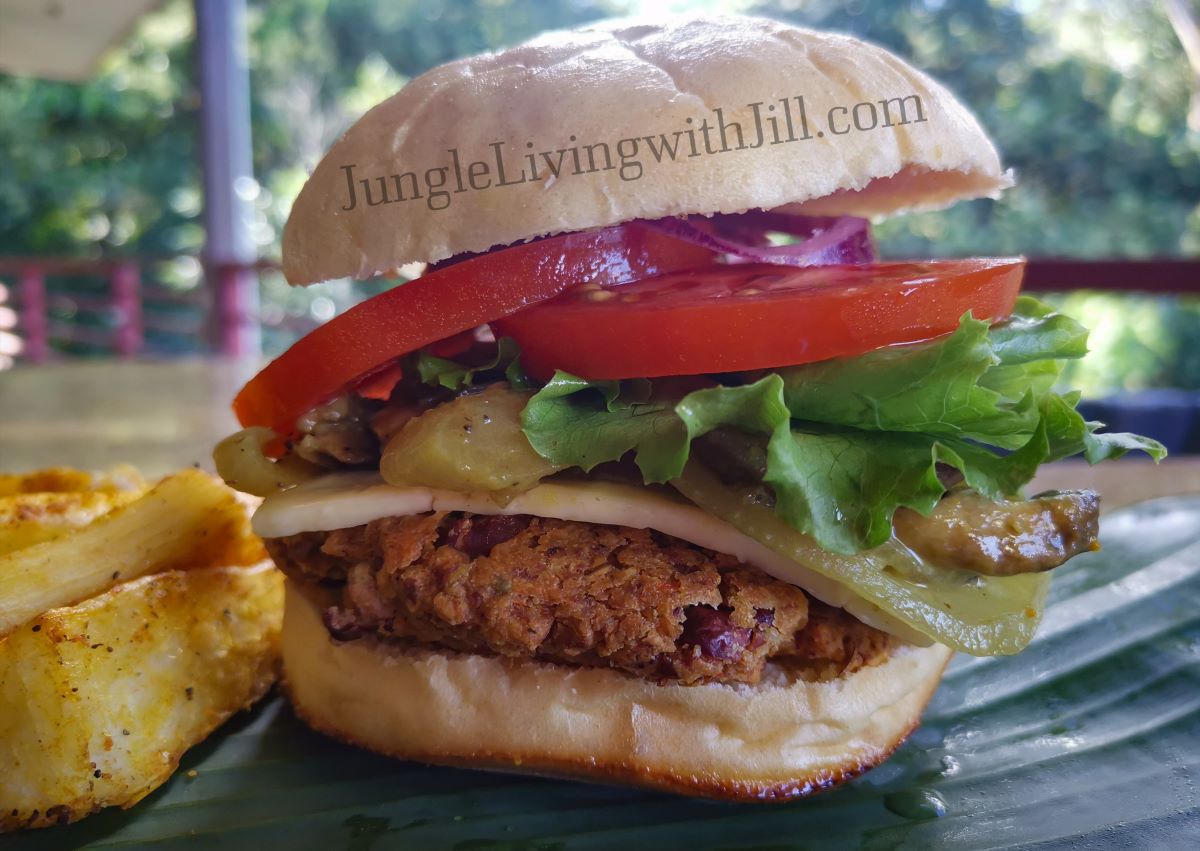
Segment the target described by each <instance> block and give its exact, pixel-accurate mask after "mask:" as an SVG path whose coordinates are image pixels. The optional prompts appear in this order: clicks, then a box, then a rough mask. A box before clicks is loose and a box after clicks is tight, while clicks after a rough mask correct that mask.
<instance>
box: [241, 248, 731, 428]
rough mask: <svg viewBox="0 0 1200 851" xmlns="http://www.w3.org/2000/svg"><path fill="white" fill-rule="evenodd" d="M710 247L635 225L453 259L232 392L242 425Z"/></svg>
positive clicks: (284, 415) (692, 258)
mask: <svg viewBox="0 0 1200 851" xmlns="http://www.w3.org/2000/svg"><path fill="white" fill-rule="evenodd" d="M712 258H713V253H712V252H711V251H709V250H708V249H705V248H700V247H697V246H695V245H692V244H690V243H687V242H682V241H680V240H678V239H675V238H673V237H670V236H667V235H664V234H662V233H659V232H658V231H656V230H653V229H651V228H647V227H644V226H642V225H639V224H627V225H620V226H617V227H611V228H604V229H603V230H596V231H586V232H582V233H570V234H564V235H563V236H556V237H550V238H548V239H541V240H538V241H536V242H530V243H525V244H523V245H517V246H513V247H511V248H506V249H503V250H501V251H495V252H492V253H489V254H486V255H482V256H479V257H473V258H470V259H468V260H463V261H460V262H456V263H453V264H451V265H448V266H446V267H444V268H441V269H439V270H437V271H435V272H430V273H429V274H426V275H423V276H421V277H420V278H417V279H416V280H414V281H410V282H408V283H406V284H403V285H401V286H398V287H396V288H395V289H392V290H388V291H387V292H385V293H382V294H380V295H378V296H375V297H374V298H372V299H368V300H367V301H365V302H363V303H362V304H359V305H357V306H355V307H353V308H351V309H350V310H348V311H346V312H345V313H343V314H342V315H341V316H338V317H336V318H334V319H332V320H330V321H329V322H327V323H326V324H324V325H322V326H321V327H319V328H317V329H316V330H315V331H313V332H312V333H311V334H309V335H308V336H306V337H304V338H302V339H301V340H299V341H298V342H297V343H296V344H295V345H293V346H292V347H291V348H290V349H288V350H287V351H286V352H284V353H283V354H282V355H281V356H280V357H278V358H276V359H275V360H274V361H272V362H271V363H270V364H268V365H267V367H266V368H265V369H264V370H263V371H262V372H260V373H259V374H258V375H256V376H255V377H254V378H253V379H251V380H250V382H249V383H248V384H247V385H246V386H245V387H243V388H242V390H241V392H240V393H238V395H237V398H236V399H234V401H233V410H234V412H235V413H236V414H237V417H238V420H240V421H241V423H242V425H243V426H268V427H269V428H272V429H274V430H275V431H276V432H277V433H279V434H290V433H291V432H292V431H293V430H294V428H295V423H296V419H297V418H298V417H300V416H301V415H302V414H304V413H305V412H307V411H310V410H312V409H313V408H315V407H316V406H317V405H320V404H322V403H324V402H326V401H328V400H329V399H331V398H333V397H334V396H336V395H337V394H338V393H339V392H341V391H342V390H343V389H345V388H346V387H347V386H348V385H350V384H351V383H353V382H354V381H356V380H358V379H361V378H364V377H367V376H370V375H372V374H373V373H375V372H377V371H379V370H381V369H382V368H384V367H386V366H387V365H388V364H390V363H391V362H392V361H394V360H395V359H396V358H398V357H400V356H402V355H406V354H408V353H409V352H414V351H416V350H417V349H420V348H422V347H424V346H427V345H429V344H431V343H435V342H437V341H439V340H443V339H445V338H447V337H452V336H454V335H455V334H459V333H461V332H463V331H467V330H469V329H471V328H475V327H476V326H479V325H482V324H484V323H486V322H489V321H491V320H493V319H498V318H500V317H504V316H508V315H509V314H511V313H514V312H516V311H518V310H521V309H522V308H526V307H529V306H530V305H532V304H536V303H538V302H540V301H544V300H545V299H548V298H552V297H554V296H556V295H559V294H561V293H563V292H564V291H566V290H568V289H570V288H571V287H574V286H577V285H579V284H584V283H593V284H597V285H614V284H622V283H625V282H628V281H634V280H638V279H639V278H644V277H646V276H648V275H659V274H662V273H664V272H670V271H675V270H678V269H686V268H691V267H694V266H699V265H703V264H706V263H709V262H711V260H712Z"/></svg>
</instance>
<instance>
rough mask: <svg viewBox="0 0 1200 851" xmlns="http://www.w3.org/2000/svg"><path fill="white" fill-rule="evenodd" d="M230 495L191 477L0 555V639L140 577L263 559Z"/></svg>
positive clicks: (205, 478) (202, 476)
mask: <svg viewBox="0 0 1200 851" xmlns="http://www.w3.org/2000/svg"><path fill="white" fill-rule="evenodd" d="M249 522H250V521H249V518H248V517H247V514H246V510H245V507H244V506H243V505H242V504H241V503H240V502H239V501H238V500H237V497H236V496H235V494H234V492H233V491H231V490H229V488H227V487H225V486H224V485H223V484H221V483H220V482H219V481H217V480H216V479H215V478H213V477H212V476H209V475H208V474H206V473H202V472H200V471H199V470H184V471H183V472H180V473H176V474H175V475H173V476H169V477H167V478H166V479H163V481H162V482H160V483H159V484H158V485H156V486H155V487H153V488H151V489H150V490H149V491H147V492H146V494H145V495H144V496H143V497H141V498H140V499H138V500H136V501H134V502H131V503H129V504H128V505H125V506H122V507H120V508H116V509H114V510H113V511H111V512H109V513H108V514H106V515H104V516H103V517H100V518H99V519H98V520H96V521H95V522H93V523H91V524H90V525H88V526H85V527H84V528H82V529H80V530H78V531H77V532H75V533H74V534H71V535H66V536H64V537H61V538H57V539H54V540H49V541H44V542H42V543H40V544H34V545H33V546H29V547H25V548H23V549H19V550H16V551H14V552H10V553H8V554H6V555H0V636H3V635H6V634H7V633H9V632H10V631H11V630H13V629H15V628H17V627H19V626H20V625H21V624H23V623H25V622H26V621H28V620H29V619H31V618H33V617H36V616H37V615H39V614H40V613H42V612H44V611H46V610H48V609H51V608H54V607H56V606H63V605H67V604H70V603H74V602H77V601H79V600H82V599H85V598H87V597H89V596H91V595H93V594H98V593H100V592H101V591H103V590H104V589H105V588H108V587H110V586H112V585H113V584H114V583H116V582H119V581H123V580H127V579H132V578H134V577H137V576H141V575H142V574H145V573H154V572H158V571H164V570H171V569H175V568H184V567H195V566H207V565H218V564H219V565H245V564H253V563H255V562H257V561H260V560H261V559H263V558H265V557H266V554H265V552H264V551H263V549H262V544H261V542H260V541H258V539H257V538H255V537H254V536H253V535H252V534H251V533H250V530H249Z"/></svg>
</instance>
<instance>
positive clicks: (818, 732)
mask: <svg viewBox="0 0 1200 851" xmlns="http://www.w3.org/2000/svg"><path fill="white" fill-rule="evenodd" d="M321 610H322V605H321V602H320V601H319V600H317V599H315V598H313V597H310V596H308V595H306V594H305V593H304V592H302V591H301V590H299V589H298V588H297V587H296V584H295V583H293V582H290V581H289V582H288V590H287V604H286V608H285V613H284V624H283V661H284V670H285V681H286V687H287V691H288V693H289V695H290V697H291V699H292V703H293V704H294V706H295V708H296V712H297V713H298V714H299V715H300V717H301V718H303V719H304V720H305V721H306V722H308V724H309V725H310V726H311V727H313V728H314V729H316V730H319V731H321V732H323V733H326V734H328V735H330V736H333V737H334V738H337V739H341V740H343V741H346V742H349V743H352V744H355V745H359V746H361V747H365V748H369V749H370V750H373V751H377V752H379V753H383V754H388V755H390V756H395V757H400V758H404V759H414V760H419V761H422V762H432V763H439V764H443V765H461V766H468V767H474V768H492V769H502V770H505V771H524V772H533V773H539V774H551V775H557V776H569V777H577V778H583V779H590V780H600V781H619V782H623V783H632V784H635V785H638V786H646V787H651V788H657V789H667V790H671V791H674V792H681V793H684V794H689V795H704V796H710V797H717V798H729V799H738V800H783V799H788V798H795V797H800V796H804V795H808V794H811V793H813V792H816V791H819V790H821V789H824V788H828V787H830V786H833V785H835V784H837V783H840V782H842V781H844V780H848V779H849V778H851V777H854V776H856V775H858V774H861V773H862V772H864V771H866V770H867V769H869V768H872V767H874V766H875V765H878V764H879V763H880V762H882V761H883V760H884V759H886V758H887V757H888V756H889V755H890V754H891V752H892V751H893V750H894V749H895V748H896V746H897V745H898V744H899V743H900V742H901V741H902V740H903V739H904V738H905V736H907V735H908V734H909V732H911V731H912V729H913V728H914V727H916V725H917V722H918V720H919V718H920V714H921V711H922V710H923V709H924V707H925V705H926V703H928V701H929V698H930V697H931V696H932V695H933V692H934V689H936V688H937V684H938V681H939V680H940V678H941V674H942V670H943V669H944V668H945V666H946V663H947V662H948V661H949V659H950V656H951V655H952V651H951V650H950V649H949V648H946V647H943V646H941V645H934V646H932V647H911V646H907V645H905V646H902V647H900V648H898V649H897V650H895V651H893V653H892V654H891V656H890V658H889V659H888V660H887V661H886V662H884V663H882V664H880V665H875V666H872V667H868V668H863V669H861V670H859V671H857V672H856V673H854V674H851V675H849V676H846V677H842V678H840V679H837V680H834V681H831V682H805V681H803V680H798V679H794V678H791V677H789V676H787V675H786V674H785V672H784V671H783V670H781V669H779V668H768V674H767V676H765V677H764V679H763V681H762V682H760V683H759V684H758V685H757V686H725V685H705V686H660V685H656V684H654V683H652V682H648V681H645V680H640V679H637V678H634V677H630V676H627V675H625V674H620V673H617V672H615V671H610V670H606V669H599V668H571V667H566V666H562V665H553V664H543V663H539V662H529V661H522V662H513V661H510V660H504V659H498V658H494V657H488V656H477V655H471V654H455V653H447V652H441V651H437V650H432V649H430V650H416V651H399V650H396V649H394V648H390V647H387V646H386V645H383V644H380V643H376V642H369V641H356V642H350V643H344V644H339V643H335V642H334V641H332V640H331V639H330V637H329V634H328V632H327V631H326V629H325V626H324V624H323V623H322V620H321Z"/></svg>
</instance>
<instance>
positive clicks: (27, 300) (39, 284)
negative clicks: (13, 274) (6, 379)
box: [20, 266, 50, 363]
mask: <svg viewBox="0 0 1200 851" xmlns="http://www.w3.org/2000/svg"><path fill="white" fill-rule="evenodd" d="M20 286H21V314H20V318H21V332H22V335H23V336H24V338H25V343H24V350H23V351H22V352H21V354H22V355H23V356H24V359H25V360H27V361H29V362H30V363H44V362H45V360H46V356H47V355H48V354H49V353H50V341H49V326H48V324H47V321H46V276H45V274H43V272H42V270H41V269H39V268H37V267H36V266H27V267H25V268H24V269H22V270H21V284H20Z"/></svg>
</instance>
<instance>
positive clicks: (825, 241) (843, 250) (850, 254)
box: [645, 211, 875, 266]
mask: <svg viewBox="0 0 1200 851" xmlns="http://www.w3.org/2000/svg"><path fill="white" fill-rule="evenodd" d="M645 224H646V225H648V226H650V227H653V228H656V229H658V230H660V231H662V232H663V233H667V234H670V235H671V236H674V237H677V238H679V239H685V240H687V241H688V242H692V243H695V244H696V245H700V246H702V247H704V248H708V249H711V250H713V251H719V252H721V253H722V254H726V255H729V256H730V257H731V258H737V259H739V260H745V261H752V262H756V263H773V264H775V265H778V266H825V265H831V264H838V263H870V262H871V261H872V260H874V259H875V251H874V249H873V248H872V246H871V232H870V228H869V226H868V223H867V220H866V219H860V218H858V217H856V216H838V217H829V218H826V217H817V216H797V215H792V214H790V213H771V212H765V211H755V212H751V213H742V214H741V215H718V216H714V217H712V218H711V219H705V218H703V217H701V216H691V217H688V218H681V219H657V220H655V221H647V222H646V223H645ZM768 231H778V232H781V233H786V234H790V235H791V236H798V237H801V238H803V239H804V241H803V242H800V243H797V244H795V245H769V244H766V243H767V239H766V235H767V232H768Z"/></svg>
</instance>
